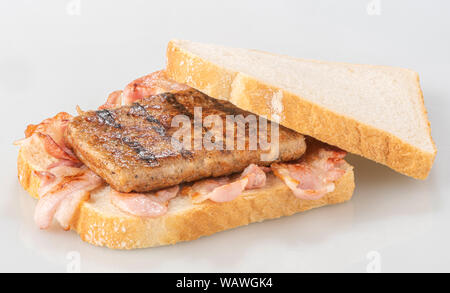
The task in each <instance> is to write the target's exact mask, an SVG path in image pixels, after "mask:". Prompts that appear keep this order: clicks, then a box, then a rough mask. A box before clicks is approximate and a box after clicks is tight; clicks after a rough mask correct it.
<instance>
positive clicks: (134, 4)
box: [0, 0, 450, 272]
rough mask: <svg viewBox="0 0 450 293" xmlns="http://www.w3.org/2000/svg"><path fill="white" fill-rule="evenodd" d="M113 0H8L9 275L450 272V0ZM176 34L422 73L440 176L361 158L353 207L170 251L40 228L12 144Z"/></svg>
mask: <svg viewBox="0 0 450 293" xmlns="http://www.w3.org/2000/svg"><path fill="white" fill-rule="evenodd" d="M112 2H113V1H86V0H81V1H80V2H79V3H81V6H80V9H79V10H78V9H77V3H78V1H76V0H75V1H60V0H54V1H31V0H29V1H2V2H1V3H0V97H1V101H2V106H1V108H0V109H1V115H0V119H1V123H0V125H1V127H2V135H1V140H2V143H1V149H0V152H1V154H2V167H1V168H0V172H1V173H0V180H1V182H0V183H1V184H0V186H2V191H3V192H2V196H0V233H1V241H0V271H2V272H11V271H14V272H25V271H26V272H31V271H32V272H36V271H39V272H66V271H72V270H77V261H76V260H77V258H78V257H79V260H80V261H79V264H80V267H79V268H80V270H81V271H82V272H99V271H114V272H138V271H146V272H216V271H227V272H234V271H236V272H247V271H248V272H275V271H276V272H311V271H320V272H330V271H339V272H342V271H344V272H348V271H354V272H366V271H367V270H368V271H373V270H377V269H378V268H379V269H380V270H381V271H382V272H399V271H406V272H418V271H426V272H431V271H447V272H448V271H450V252H449V249H448V247H450V236H449V235H450V234H449V224H450V194H449V193H450V183H449V181H450V176H449V174H450V173H449V172H450V139H449V128H450V123H449V122H450V118H449V116H450V115H449V111H450V98H449V97H450V87H449V80H448V78H449V76H450V54H449V52H450V38H449V36H450V17H449V16H450V15H449V12H448V11H450V4H449V2H448V1H444V0H442V1H406V0H404V1H385V0H381V1H379V3H381V11H380V12H381V13H380V15H368V13H367V10H366V6H367V4H368V3H369V2H371V1H370V0H362V1H361V0H358V1H357V0H354V1H332V0H329V1H302V2H300V1H277V4H275V1H221V3H216V1H164V2H162V1H161V3H160V4H155V3H154V2H156V1H147V2H144V1H123V2H122V4H113V3H112ZM217 2H218V1H217ZM375 2H377V1H375ZM66 5H69V9H68V8H67V6H66ZM370 11H371V12H372V13H373V12H375V13H376V12H377V9H376V7H375V9H372V10H370ZM78 12H79V13H78ZM73 14H75V15H73ZM171 38H184V39H192V40H196V41H203V42H212V43H218V44H223V45H230V46H240V47H248V48H258V49H262V50H266V51H272V52H277V53H282V54H288V55H292V56H298V57H304V58H313V59H324V60H335V61H345V62H353V63H371V64H383V65H394V66H400V67H408V68H411V69H414V70H416V71H418V72H419V74H420V76H421V84H422V88H423V91H424V96H425V104H426V107H427V109H428V112H429V118H430V121H431V125H432V129H433V138H434V140H435V142H436V144H437V147H438V155H437V158H436V162H435V165H434V167H433V170H432V171H431V174H430V176H429V178H428V179H427V180H426V181H417V180H414V179H410V178H407V177H405V176H402V175H400V174H397V173H395V172H393V171H391V170H390V169H388V168H386V167H383V166H381V165H377V164H376V163H373V162H370V161H368V160H365V159H362V158H359V157H356V156H349V158H348V160H349V162H351V163H352V164H353V165H354V166H355V172H356V184H357V189H356V191H355V194H354V198H353V199H352V200H351V201H350V202H348V203H345V204H341V205H337V206H329V207H325V208H321V209H316V210H313V211H309V212H306V213H302V214H297V215H295V216H291V217H288V218H282V219H278V220H273V221H268V222H265V223H259V224H253V225H250V226H247V227H242V228H238V229H234V230H231V231H226V232H222V233H218V234H216V235H213V236H211V237H206V238H202V239H199V240H196V241H192V242H188V243H181V244H177V245H174V246H169V247H160V248H154V249H144V250H136V251H113V250H108V249H105V248H98V247H94V246H91V245H89V244H87V243H84V242H82V241H81V240H80V239H79V237H78V235H77V234H75V233H73V232H64V231H62V230H60V229H58V228H56V227H55V228H52V229H50V230H49V231H39V230H38V229H37V228H36V226H35V225H34V223H33V220H32V215H33V210H34V206H35V203H36V202H35V200H33V199H32V198H30V197H29V196H28V194H27V193H26V192H25V191H24V190H23V189H22V187H21V186H20V185H19V183H18V181H17V178H16V174H17V173H16V155H17V148H16V147H14V146H13V145H12V141H14V140H15V139H18V138H20V137H21V136H22V134H23V130H24V129H25V127H26V125H27V124H29V123H36V122H38V121H40V120H42V119H44V118H46V117H47V116H49V115H52V114H54V113H56V112H59V111H69V112H71V113H74V110H75V106H76V105H77V104H78V105H80V106H81V107H82V108H84V109H92V108H94V107H96V106H98V105H99V104H101V103H103V101H104V100H105V98H106V96H107V94H108V93H109V92H111V91H113V90H116V89H120V88H123V87H124V86H125V85H126V84H127V83H128V82H129V81H131V80H133V79H134V78H136V77H139V76H141V75H144V74H146V73H149V72H152V71H155V70H157V69H159V68H161V67H163V66H164V54H165V52H164V50H165V46H166V44H167V42H168V40H169V39H171ZM378 260H379V261H378Z"/></svg>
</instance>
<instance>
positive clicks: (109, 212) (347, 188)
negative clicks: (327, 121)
mask: <svg viewBox="0 0 450 293" xmlns="http://www.w3.org/2000/svg"><path fill="white" fill-rule="evenodd" d="M54 162H56V159H54V158H52V157H50V156H48V155H47V154H46V152H45V150H44V149H43V148H42V147H41V146H39V145H36V144H35V145H28V146H22V147H21V149H20V150H19V157H18V162H17V163H18V177H19V181H20V183H21V184H22V186H23V187H24V188H25V190H27V191H28V192H29V193H30V195H31V196H33V197H35V198H39V196H38V189H39V186H40V185H41V183H42V182H41V180H40V178H39V177H38V176H36V175H35V172H34V171H40V170H42V169H43V166H48V165H49V164H52V163H54ZM342 168H344V170H345V173H344V175H342V177H341V178H340V179H339V180H338V181H337V182H336V183H335V185H336V187H335V190H334V191H333V192H330V193H328V194H326V195H325V196H323V197H322V198H320V199H318V200H302V199H299V198H296V197H295V196H294V195H293V193H292V192H291V191H290V189H289V188H288V187H287V186H286V185H285V184H284V183H283V182H282V181H281V180H280V179H278V178H277V177H275V176H274V175H272V174H268V179H267V183H266V186H265V187H263V188H260V189H254V190H248V191H245V192H244V193H243V194H242V195H240V196H239V197H238V198H236V199H234V200H232V201H230V202H225V203H214V202H212V201H209V200H207V201H205V202H203V203H200V204H194V203H193V202H192V200H191V198H190V197H189V196H182V195H180V196H177V197H176V198H174V199H172V200H171V201H170V203H169V207H168V212H167V213H166V214H165V215H163V216H160V217H158V218H141V217H136V216H131V215H128V214H126V213H124V212H122V211H120V210H119V209H117V208H116V207H115V206H114V205H112V204H111V202H110V197H109V192H110V187H109V186H106V185H104V186H102V187H100V188H98V189H96V190H94V191H93V192H91V195H90V199H89V200H87V201H85V202H82V203H81V204H80V206H79V208H78V211H77V212H76V214H75V215H74V217H73V218H72V220H71V223H70V225H69V226H70V228H71V229H72V230H75V231H76V232H78V233H79V234H80V237H81V239H83V240H84V241H87V242H89V243H91V244H94V245H97V246H107V247H109V248H114V249H134V248H144V247H151V246H159V245H166V244H174V243H176V242H179V241H187V240H193V239H196V238H199V237H201V236H206V235H210V234H213V233H216V232H219V231H223V230H227V229H231V228H234V227H238V226H242V225H247V224H249V223H253V222H260V221H263V220H266V219H273V218H278V217H282V216H287V215H292V214H294V213H297V212H301V211H306V210H309V209H312V208H316V207H320V206H324V205H328V204H336V203H341V202H344V201H347V200H349V199H350V198H351V197H352V194H353V190H354V187H355V185H354V177H353V168H352V167H351V166H350V165H348V164H347V163H345V164H344V166H342Z"/></svg>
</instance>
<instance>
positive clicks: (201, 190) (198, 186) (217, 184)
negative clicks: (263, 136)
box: [192, 164, 266, 203]
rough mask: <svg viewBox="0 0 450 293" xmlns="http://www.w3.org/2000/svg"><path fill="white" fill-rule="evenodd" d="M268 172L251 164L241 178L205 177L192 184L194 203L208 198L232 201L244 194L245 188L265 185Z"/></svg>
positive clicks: (216, 200) (217, 200) (215, 200)
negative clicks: (231, 179) (232, 179)
mask: <svg viewBox="0 0 450 293" xmlns="http://www.w3.org/2000/svg"><path fill="white" fill-rule="evenodd" d="M265 184H266V173H265V172H264V170H263V169H262V168H260V167H258V166H257V165H255V164H251V165H249V166H248V167H247V168H246V169H245V170H244V171H243V172H242V175H241V177H240V178H239V179H237V180H235V181H231V182H230V179H229V178H228V177H221V178H219V179H205V180H201V181H198V182H196V183H194V185H192V189H193V190H194V194H193V195H192V200H193V202H194V203H200V202H203V201H205V200H207V199H209V200H212V201H214V202H227V201H232V200H234V199H235V198H236V197H238V196H239V195H241V194H242V192H243V191H244V190H249V189H256V188H261V187H264V186H265Z"/></svg>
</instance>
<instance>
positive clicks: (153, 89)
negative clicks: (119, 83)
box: [123, 70, 189, 105]
mask: <svg viewBox="0 0 450 293" xmlns="http://www.w3.org/2000/svg"><path fill="white" fill-rule="evenodd" d="M188 88H189V87H188V86H187V85H184V84H181V83H177V82H176V81H174V80H172V79H170V78H169V77H167V75H166V73H165V71H163V70H160V71H156V72H153V73H150V74H148V75H146V76H143V77H140V78H138V79H136V80H134V81H133V82H131V83H129V84H128V85H127V86H126V87H125V89H124V90H123V100H124V103H125V104H126V105H128V104H131V103H133V102H135V101H137V100H140V99H142V98H146V97H149V96H152V95H157V94H160V93H165V92H171V91H180V90H185V89H188Z"/></svg>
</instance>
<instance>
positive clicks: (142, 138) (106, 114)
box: [85, 91, 248, 167]
mask: <svg viewBox="0 0 450 293" xmlns="http://www.w3.org/2000/svg"><path fill="white" fill-rule="evenodd" d="M195 107H201V108H202V113H203V117H202V119H204V117H205V116H207V115H211V114H213V115H219V116H220V117H221V118H222V119H225V117H226V115H238V114H243V112H242V111H240V110H238V109H237V108H235V107H233V106H230V105H227V104H226V103H223V102H221V101H218V100H215V99H212V98H209V97H207V96H205V95H203V94H200V93H198V92H196V91H186V92H184V93H177V94H173V93H163V94H160V95H157V96H151V97H148V98H144V99H142V100H140V101H139V102H135V103H133V104H131V105H130V106H124V107H121V108H117V109H104V110H98V111H95V116H94V117H95V118H94V117H92V115H91V114H88V115H87V117H85V120H86V121H89V122H91V123H95V124H96V125H92V127H93V128H98V126H101V129H102V130H100V129H99V130H100V131H97V130H92V131H90V132H92V135H94V136H98V137H99V138H100V141H101V142H99V143H101V144H105V143H106V144H108V141H111V140H114V141H116V142H119V144H120V143H121V144H122V145H124V146H126V147H128V148H129V149H131V150H132V151H133V152H134V153H135V154H136V157H135V158H136V159H138V160H140V161H146V162H147V163H148V164H149V166H151V167H154V166H158V165H159V162H158V159H161V158H165V157H169V156H176V155H177V154H179V155H181V156H182V157H183V158H191V157H192V156H193V152H192V151H190V150H187V149H185V148H184V147H183V144H182V143H181V142H179V141H174V138H172V136H171V134H172V132H173V131H174V129H172V128H171V125H170V124H171V121H172V119H173V118H174V117H175V116H176V115H185V116H187V117H188V118H189V119H190V120H191V121H194V112H195V110H194V109H195ZM245 116H246V115H244V117H245ZM92 118H94V119H92ZM102 125H103V126H102ZM192 126H194V125H192ZM104 127H106V128H104ZM245 127H246V128H248V125H247V123H246V125H245ZM150 129H151V130H153V132H152V131H151V130H150ZM175 130H176V129H175ZM207 131H209V129H208V128H206V127H205V126H204V125H202V132H203V134H202V137H203V135H204V134H205V133H206V132H207ZM224 131H225V129H224ZM224 135H225V133H224ZM214 139H215V137H214ZM173 143H175V144H173ZM221 143H224V142H223V141H222V142H221ZM160 144H162V145H163V146H161V145H160ZM156 145H157V146H158V147H157V148H155V147H154V146H156ZM118 146H119V145H118V144H117V143H115V144H114V145H111V146H110V147H106V148H107V149H110V150H113V149H114V148H117V147H118ZM164 146H165V147H164ZM117 150H118V151H119V153H118V154H124V150H122V151H121V150H120V149H117Z"/></svg>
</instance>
